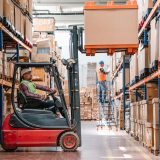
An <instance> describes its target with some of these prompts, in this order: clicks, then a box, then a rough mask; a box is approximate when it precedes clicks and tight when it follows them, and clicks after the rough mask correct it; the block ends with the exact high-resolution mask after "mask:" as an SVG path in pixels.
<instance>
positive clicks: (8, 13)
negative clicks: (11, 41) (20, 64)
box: [0, 0, 32, 43]
mask: <svg viewBox="0 0 160 160" xmlns="http://www.w3.org/2000/svg"><path fill="white" fill-rule="evenodd" d="M1 3H3V4H2V6H3V9H2V10H1V11H3V14H2V12H1V14H0V15H1V16H3V17H5V18H6V20H7V21H8V22H10V23H11V25H12V26H14V28H15V30H16V31H17V32H19V33H20V35H21V36H22V37H24V39H25V40H26V41H29V42H30V43H32V0H22V1H20V0H1ZM0 6H1V5H0ZM2 6H1V7H2Z"/></svg>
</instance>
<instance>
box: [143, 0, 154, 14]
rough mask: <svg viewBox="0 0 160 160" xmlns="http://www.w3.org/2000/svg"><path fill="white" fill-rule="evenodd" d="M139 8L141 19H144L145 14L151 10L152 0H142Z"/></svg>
mask: <svg viewBox="0 0 160 160" xmlns="http://www.w3.org/2000/svg"><path fill="white" fill-rule="evenodd" d="M141 7H142V10H143V17H144V16H145V15H146V14H147V11H148V9H151V8H153V0H143V1H142V6H141Z"/></svg>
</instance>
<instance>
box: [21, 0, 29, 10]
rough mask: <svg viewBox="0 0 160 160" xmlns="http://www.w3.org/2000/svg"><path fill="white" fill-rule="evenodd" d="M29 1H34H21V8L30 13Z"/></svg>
mask: <svg viewBox="0 0 160 160" xmlns="http://www.w3.org/2000/svg"><path fill="white" fill-rule="evenodd" d="M29 1H31V2H32V0H19V2H20V5H21V7H22V8H23V9H24V10H27V11H28V8H29Z"/></svg>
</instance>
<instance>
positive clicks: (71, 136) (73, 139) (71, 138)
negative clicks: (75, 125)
mask: <svg viewBox="0 0 160 160" xmlns="http://www.w3.org/2000/svg"><path fill="white" fill-rule="evenodd" d="M59 143H60V146H61V147H62V149H63V150H64V151H65V152H74V151H76V149H77V148H78V147H79V143H80V140H79V137H78V135H77V134H76V133H74V132H65V133H64V134H62V136H61V137H60V141H59Z"/></svg>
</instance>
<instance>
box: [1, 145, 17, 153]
mask: <svg viewBox="0 0 160 160" xmlns="http://www.w3.org/2000/svg"><path fill="white" fill-rule="evenodd" d="M1 147H2V149H3V150H4V151H6V152H14V151H15V150H16V149H17V147H15V148H7V147H6V146H5V145H4V144H1Z"/></svg>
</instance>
